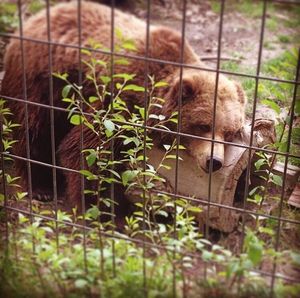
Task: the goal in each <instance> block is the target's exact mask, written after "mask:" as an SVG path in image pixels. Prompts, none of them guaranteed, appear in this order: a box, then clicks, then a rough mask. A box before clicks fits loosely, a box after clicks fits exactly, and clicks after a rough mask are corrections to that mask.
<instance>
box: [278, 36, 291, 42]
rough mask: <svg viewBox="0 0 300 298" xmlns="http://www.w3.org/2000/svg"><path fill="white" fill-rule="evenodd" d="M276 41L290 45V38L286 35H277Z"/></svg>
mask: <svg viewBox="0 0 300 298" xmlns="http://www.w3.org/2000/svg"><path fill="white" fill-rule="evenodd" d="M278 40H279V41H280V42H282V43H290V42H291V37H290V36H288V35H279V36H278Z"/></svg>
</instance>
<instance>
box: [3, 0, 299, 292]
mask: <svg viewBox="0 0 300 298" xmlns="http://www.w3.org/2000/svg"><path fill="white" fill-rule="evenodd" d="M261 2H262V4H263V10H262V15H261V18H260V20H259V22H260V23H261V26H260V38H259V48H258V49H253V51H258V55H257V65H256V71H255V74H248V73H238V72H233V71H225V70H222V68H221V61H222V60H221V58H222V36H223V31H224V11H225V7H226V0H220V2H219V3H220V14H219V18H218V19H216V22H218V24H219V26H218V39H217V59H216V67H215V68H213V67H208V66H207V67H196V66H193V65H187V64H184V63H183V49H184V44H185V42H184V41H185V36H186V13H187V5H188V1H187V0H183V1H182V3H181V6H182V9H181V11H182V16H181V20H182V27H181V36H182V42H181V57H180V60H181V61H180V62H179V63H177V62H170V61H164V60H158V59H154V58H151V57H149V36H150V23H151V5H152V3H151V1H150V0H148V1H146V23H147V26H146V37H145V40H146V44H145V46H146V51H145V57H140V56H136V55H134V54H122V53H119V52H116V51H115V45H114V41H115V36H114V34H115V33H114V32H115V28H114V27H115V22H114V16H115V1H114V0H112V1H111V3H110V7H111V26H112V28H111V37H110V39H111V46H110V50H109V51H103V50H101V49H99V50H94V49H89V48H87V47H85V46H82V31H81V5H82V1H80V0H78V2H77V3H78V9H77V15H74V16H73V17H74V18H77V22H78V23H79V26H78V35H79V40H78V44H77V45H69V44H64V43H58V42H54V41H52V39H51V28H50V14H51V7H50V1H48V0H47V1H45V6H46V10H47V15H46V18H47V27H48V31H47V41H45V40H37V39H34V38H29V37H26V36H24V35H23V28H24V26H23V22H24V20H23V16H22V1H21V0H18V1H17V6H18V11H19V34H16V35H15V34H9V33H4V32H0V36H2V37H3V38H11V39H19V40H20V47H21V48H20V50H21V53H22V66H21V67H22V70H23V81H22V85H23V96H22V98H14V97H10V96H7V95H2V94H0V96H1V98H4V99H6V100H7V101H17V102H22V103H23V104H24V111H25V114H24V117H25V124H26V127H28V125H29V124H28V107H29V106H31V105H35V106H39V107H41V108H42V109H48V110H49V112H50V119H51V144H49V146H51V152H52V162H51V163H49V164H48V163H44V162H41V161H38V160H34V159H32V158H31V152H30V150H31V148H30V141H29V138H30V137H29V132H28V130H26V157H21V156H16V155H14V154H12V153H3V152H2V161H3V157H4V156H7V157H12V158H13V159H16V160H17V159H19V160H23V161H25V162H26V165H27V173H28V182H29V183H28V190H27V191H28V200H29V201H30V209H29V211H27V210H23V209H21V208H20V209H19V208H18V207H17V206H11V205H10V204H8V201H7V197H8V196H7V193H6V192H7V190H6V186H5V184H6V182H5V179H3V191H4V198H5V203H4V210H7V212H12V213H24V214H26V215H29V217H30V218H33V217H40V218H42V219H45V220H49V221H54V222H56V226H57V225H58V223H59V220H58V218H57V210H58V208H59V207H58V193H57V179H58V178H57V171H58V170H63V171H74V170H72V169H68V168H63V167H61V166H60V165H59V164H58V163H57V157H56V152H55V148H56V146H55V145H56V144H55V123H54V112H55V111H66V112H67V110H64V109H63V108H61V107H57V106H55V105H54V100H53V78H52V75H51V74H52V72H53V70H52V59H53V57H52V55H53V53H52V51H51V47H52V46H60V47H65V48H68V47H70V48H75V49H78V53H79V60H78V70H79V76H78V84H79V85H81V83H82V82H83V71H82V53H81V50H82V49H86V50H91V51H92V50H94V51H98V52H100V53H101V52H103V53H105V54H107V55H110V62H111V63H110V64H111V73H112V74H113V73H114V59H116V57H117V58H119V57H122V58H128V59H131V60H143V61H145V72H144V87H145V88H146V89H147V87H148V85H149V79H148V72H149V63H152V62H155V63H160V64H167V65H168V64H172V65H174V66H177V67H179V69H180V91H179V93H180V96H179V98H180V102H179V105H178V106H179V110H178V115H179V122H178V125H177V129H176V131H170V132H168V133H169V134H172V135H174V136H176V140H177V144H180V140H181V138H182V137H188V138H194V139H204V140H206V139H205V138H203V137H200V136H194V135H188V134H185V133H182V132H181V127H180V123H181V121H180V115H181V105H182V103H181V97H182V81H183V80H182V77H183V69H184V68H189V69H195V70H199V71H207V72H212V73H215V76H216V86H215V96H214V105H213V110H214V113H213V126H212V138H211V139H209V141H210V142H211V143H212V146H211V156H213V152H214V144H216V143H221V144H224V145H228V144H229V143H228V142H226V141H220V140H216V139H215V122H216V102H217V91H218V82H219V76H220V74H226V75H231V76H235V77H237V78H251V79H253V80H254V81H255V89H254V94H253V104H252V111H253V112H252V117H251V119H250V121H251V127H252V129H251V134H250V136H251V137H250V142H249V145H241V144H232V143H230V145H231V146H238V147H242V148H246V149H247V152H248V166H247V169H246V173H245V175H246V177H245V186H244V194H243V205H242V207H235V206H227V205H226V206H223V205H222V204H219V203H217V202H213V201H211V196H212V194H211V193H212V187H213V183H212V180H213V178H212V172H213V169H212V163H210V170H209V173H208V175H209V183H208V186H207V187H208V200H201V199H194V198H190V197H188V196H182V195H181V194H180V193H179V191H178V175H177V174H178V170H179V169H178V165H179V159H178V152H179V151H178V150H179V148H178V146H177V150H176V152H177V159H176V169H175V172H176V177H175V186H174V193H168V192H165V193H166V194H168V195H170V196H171V197H173V198H182V197H184V198H185V199H187V200H191V201H194V202H196V203H197V202H198V204H201V205H203V206H207V216H206V222H205V236H206V237H209V233H210V230H209V221H210V216H209V213H210V208H211V207H212V206H216V207H220V208H224V209H228V210H232V211H236V212H237V213H239V214H241V218H242V229H243V231H244V230H245V217H246V215H249V214H250V215H255V216H260V217H265V218H271V219H273V220H275V221H276V222H277V225H276V228H275V233H276V236H275V238H276V240H275V250H278V248H279V242H280V229H281V224H282V223H284V222H285V223H290V224H293V225H297V226H299V227H300V222H299V221H297V220H294V219H289V218H286V217H285V216H284V215H283V212H282V210H283V205H284V200H285V188H286V187H285V186H286V181H287V169H288V161H289V158H292V157H294V158H299V156H297V155H294V154H291V153H289V151H290V150H289V149H290V144H291V138H292V125H293V121H294V118H295V117H294V116H295V104H296V100H299V90H298V88H299V83H300V81H299V73H300V51H299V54H298V65H297V68H296V73H295V79H293V80H285V79H283V78H280V77H276V78H274V77H266V76H263V75H261V64H262V52H263V44H264V33H265V26H266V18H267V14H268V5H269V4H270V3H281V4H285V5H291V6H293V5H294V6H295V5H299V4H300V2H299V1H288V0H286V1H285V0H282V1H280V0H274V1H267V0H264V1H261ZM25 41H26V42H32V43H41V44H45V45H47V46H48V63H49V87H50V88H49V98H50V102H49V104H42V103H37V102H31V101H29V100H28V96H27V91H26V90H27V83H28V82H27V81H26V75H25V74H26V69H25V64H26V63H25V61H26V56H25V55H24V42H25ZM36 54H37V55H38V53H36ZM261 80H264V81H270V82H275V83H286V84H290V85H292V86H293V88H294V92H293V98H292V103H291V106H290V119H291V120H290V125H289V129H288V134H287V144H288V145H287V150H286V152H279V151H277V150H273V149H267V148H258V147H256V146H255V145H254V144H253V127H254V123H255V111H256V109H257V103H258V86H259V82H260V81H261ZM113 84H114V82H113V80H112V81H111V90H113V88H114V85H113ZM297 98H298V99H297ZM144 104H145V106H146V105H147V94H146V93H145V96H144ZM149 129H152V130H153V128H151V127H149V126H147V123H146V120H145V123H144V134H145V136H146V135H147V131H148V130H149ZM154 130H157V131H160V129H159V128H155V129H154ZM161 131H162V132H164V133H166V132H165V131H164V130H161ZM83 139H84V135H83V133H81V137H80V144H81V148H83ZM145 142H146V138H145ZM111 146H112V147H111V148H112V151H113V147H114V144H113V143H112V144H111ZM257 151H260V152H265V153H269V154H276V155H278V156H279V155H280V156H282V157H284V171H283V184H282V187H281V191H280V192H281V196H280V204H279V212H278V215H276V216H275V215H268V214H261V213H257V212H256V211H253V210H248V209H247V207H246V201H247V197H248V193H249V178H250V174H251V158H252V153H253V152H257ZM145 156H146V149H145V150H144V157H145ZM78 158H80V159H81V162H80V163H81V167H82V168H83V167H84V157H83V155H81V156H80V157H78ZM33 165H41V166H44V167H48V168H51V170H52V175H53V186H52V187H53V201H54V205H55V212H56V215H55V217H54V218H52V217H48V216H44V215H41V214H37V213H35V212H34V210H33V208H32V206H33V204H32V200H33V193H32V181H31V171H32V166H33ZM144 168H146V162H145V163H144ZM2 171H3V172H5V171H6V169H5V167H4V165H3V162H2ZM84 189H85V181H84V178H83V176H82V179H81V204H82V209H83V210H85V209H86V204H85V195H84V191H83V190H84ZM111 199H112V200H114V189H113V186H112V189H111ZM112 206H113V205H112ZM112 212H114V207H112ZM83 213H84V212H83ZM112 221H114V217H112ZM65 224H66V225H70V226H77V227H78V228H81V229H82V232H83V235H85V234H86V232H87V231H88V230H89V229H91V228H90V227H89V226H88V225H87V224H86V223H85V221H83V224H82V225H81V224H74V223H69V222H65ZM175 227H176V222H175V223H174V228H175ZM56 232H57V235H56V239H57V245H58V246H59V241H58V239H59V237H58V233H59V230H58V229H57V230H56ZM6 233H7V241H9V239H8V223H7V226H6ZM101 233H102V234H103V235H104V236H106V237H111V238H112V239H115V238H119V237H121V238H122V236H120V234H118V233H117V234H116V233H114V232H112V233H111V232H107V231H102V232H101ZM84 239H85V238H84ZM131 240H132V241H133V242H136V243H139V244H141V245H143V247H144V250H146V249H147V247H148V246H152V245H153V246H157V245H155V244H151V243H149V242H145V241H142V240H140V239H131ZM84 241H85V240H84ZM158 247H159V246H158ZM86 248H87V244H86V243H85V242H84V245H83V250H84V251H83V254H85V255H86ZM86 266H88V265H87V264H86ZM114 266H115V264H114ZM145 270H146V269H145V268H144V274H146V273H145ZM204 270H205V269H204ZM258 273H259V274H260V275H262V276H266V277H269V278H270V280H271V283H270V284H271V288H272V289H273V288H274V284H275V282H276V279H283V280H286V281H289V282H297V280H294V279H291V278H289V277H287V276H284V275H282V274H278V273H277V268H276V262H275V261H274V263H273V266H272V269H271V271H270V272H265V271H261V270H260V271H258ZM175 283H176V281H175V278H174V296H175V295H176V293H175V287H176V286H175Z"/></svg>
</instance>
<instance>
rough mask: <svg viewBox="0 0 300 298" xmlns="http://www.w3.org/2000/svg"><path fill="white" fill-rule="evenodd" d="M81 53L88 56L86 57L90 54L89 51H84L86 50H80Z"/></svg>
mask: <svg viewBox="0 0 300 298" xmlns="http://www.w3.org/2000/svg"><path fill="white" fill-rule="evenodd" d="M81 53H82V54H85V55H88V56H91V55H92V54H91V52H90V51H89V50H86V49H81Z"/></svg>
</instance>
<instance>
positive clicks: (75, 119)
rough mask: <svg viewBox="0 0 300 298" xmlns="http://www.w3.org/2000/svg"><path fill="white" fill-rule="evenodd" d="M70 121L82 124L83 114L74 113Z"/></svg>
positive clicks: (74, 123)
mask: <svg viewBox="0 0 300 298" xmlns="http://www.w3.org/2000/svg"><path fill="white" fill-rule="evenodd" d="M70 123H72V124H73V125H80V124H81V123H82V116H81V115H78V114H75V115H72V117H71V119H70Z"/></svg>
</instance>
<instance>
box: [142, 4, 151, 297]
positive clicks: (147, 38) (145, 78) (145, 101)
mask: <svg viewBox="0 0 300 298" xmlns="http://www.w3.org/2000/svg"><path fill="white" fill-rule="evenodd" d="M146 9H147V16H146V32H145V33H146V36H145V38H146V45H145V56H144V58H145V60H144V63H145V68H144V88H145V91H144V111H145V113H144V127H143V130H144V131H143V146H144V148H143V172H146V169H147V165H146V154H147V153H146V151H147V119H148V114H147V111H148V105H149V104H151V102H149V100H151V99H149V100H148V96H149V95H148V88H149V77H148V75H149V61H148V60H147V58H148V57H149V47H150V44H149V43H150V15H151V1H150V0H147V8H146ZM143 185H144V186H145V185H146V176H145V175H143ZM146 204H147V198H146V190H145V188H144V189H143V222H142V225H143V231H144V232H143V237H144V238H145V239H146V222H145V217H146V208H147V206H146ZM146 254H147V251H146V243H145V241H143V289H144V297H148V289H147V263H146Z"/></svg>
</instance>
